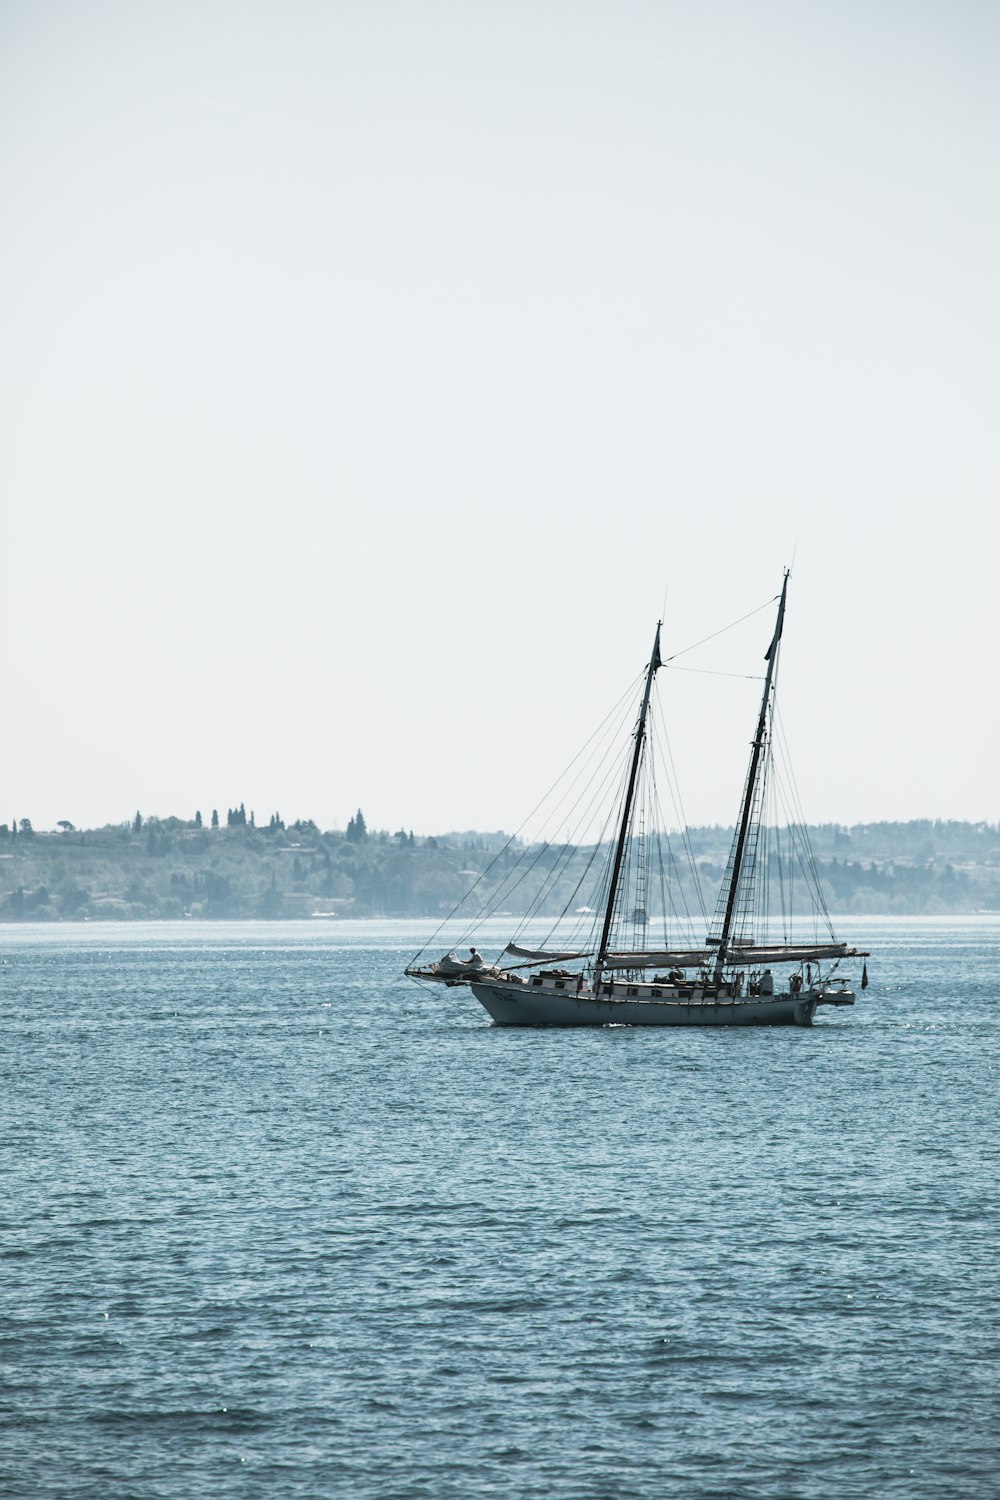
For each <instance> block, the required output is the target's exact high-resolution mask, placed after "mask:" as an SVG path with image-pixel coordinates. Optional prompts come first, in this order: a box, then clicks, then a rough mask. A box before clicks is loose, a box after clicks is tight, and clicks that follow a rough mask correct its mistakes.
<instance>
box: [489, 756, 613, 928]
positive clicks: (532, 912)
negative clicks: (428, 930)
mask: <svg viewBox="0 0 1000 1500" xmlns="http://www.w3.org/2000/svg"><path fill="white" fill-rule="evenodd" d="M616 777H617V778H619V779H620V778H621V770H620V764H619V759H618V757H615V758H614V759H612V757H611V756H610V755H609V756H608V757H607V759H606V762H605V766H604V779H603V782H601V783H600V784H599V786H598V787H597V788H596V790H595V792H594V795H593V797H592V798H591V805H593V803H594V801H596V800H597V798H598V797H599V796H601V795H602V794H603V793H604V790H605V787H606V786H607V785H608V784H609V783H612V784H613V781H614V779H615V778H616ZM621 795H622V793H621V792H619V797H620V796H621ZM606 832H607V822H606V823H605V826H604V828H603V829H601V838H602V839H603V836H604V835H605V834H606ZM599 843H600V840H599ZM564 847H565V846H564ZM547 848H548V845H546V846H543V848H542V850H540V851H539V854H538V855H537V856H536V857H535V858H534V859H533V860H532V861H531V862H530V864H529V865H528V867H527V868H526V869H525V870H524V871H523V872H522V873H521V875H520V877H519V878H518V879H517V880H516V881H515V882H514V884H513V885H511V886H509V887H508V888H507V889H506V890H505V891H504V893H503V896H502V898H501V899H502V900H507V899H509V897H510V896H511V895H512V894H513V892H514V891H515V890H516V889H517V888H518V886H519V885H520V884H522V883H523V881H524V880H525V879H526V878H527V877H528V876H529V875H530V874H531V872H532V870H533V869H534V867H535V865H536V864H537V863H538V859H539V858H540V857H542V855H544V853H545V852H546V849H547ZM558 863H559V861H558V860H557V861H556V864H557V866H558ZM516 871H517V867H515V870H514V871H512V872H511V873H512V874H515V873H516ZM553 883H554V882H553V880H552V872H551V871H550V874H549V876H548V877H547V878H546V879H545V880H543V882H542V885H541V887H540V888H539V889H538V890H536V892H535V894H534V895H533V896H532V897H530V898H529V900H528V902H527V905H526V909H525V912H524V914H523V916H522V917H521V919H520V921H519V922H518V923H517V927H516V930H515V934H514V938H513V939H512V941H516V940H517V937H518V936H519V935H520V934H521V933H522V932H523V931H524V929H525V928H526V927H527V925H528V923H529V922H531V921H532V920H534V919H535V918H536V917H539V916H541V915H542V912H541V907H542V905H543V903H544V901H545V899H546V897H547V895H548V893H549V890H550V888H551V886H552V884H553ZM498 904H499V903H498ZM554 930H555V928H554V926H553V927H552V928H550V936H551V934H552V932H554ZM543 946H544V943H543Z"/></svg>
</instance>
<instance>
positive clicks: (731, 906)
mask: <svg viewBox="0 0 1000 1500" xmlns="http://www.w3.org/2000/svg"><path fill="white" fill-rule="evenodd" d="M787 593H788V569H787V568H786V569H785V578H784V582H783V583H782V585H781V598H780V600H779V603H778V618H777V621H776V623H775V626H774V635H773V636H772V638H771V644H770V646H769V647H768V648H767V655H766V657H765V658H764V659H765V661H766V662H767V674H766V676H765V678H764V692H763V695H762V697H761V700H760V715H759V717H758V719H757V733H756V734H755V735H754V740H753V751H752V753H751V756H750V770H749V771H748V773H747V784H746V790H745V792H744V794H743V806H742V808H741V809H740V821H739V828H738V831H737V835H736V845H735V848H734V851H733V872H732V878H731V879H730V882H729V891H728V894H727V896H726V910H725V915H724V916H723V919H722V932H721V934H720V937H719V946H718V948H717V949H716V954H715V976H714V977H715V983H716V985H719V984H721V982H722V969H723V965H724V964H725V962H726V954H727V951H728V948H729V939H730V936H731V934H732V927H733V912H734V911H735V909H736V896H737V892H738V890H739V885H740V876H741V875H742V873H743V854H744V851H745V849H746V841H747V830H748V829H749V827H750V814H751V812H752V811H753V804H754V797H755V795H756V791H757V778H758V776H759V774H760V758H761V755H762V753H763V750H764V740H765V737H766V731H767V709H768V704H769V702H770V698H771V684H772V682H773V681H774V670H775V664H776V662H777V658H778V643H779V641H780V640H781V628H782V625H783V624H784V619H785V596H786V594H787Z"/></svg>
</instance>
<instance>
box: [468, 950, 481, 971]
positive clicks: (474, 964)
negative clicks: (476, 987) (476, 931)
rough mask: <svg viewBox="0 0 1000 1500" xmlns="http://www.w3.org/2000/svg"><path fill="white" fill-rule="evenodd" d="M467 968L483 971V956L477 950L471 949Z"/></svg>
mask: <svg viewBox="0 0 1000 1500" xmlns="http://www.w3.org/2000/svg"><path fill="white" fill-rule="evenodd" d="M467 967H468V968H470V969H481V968H482V967H483V960H482V956H481V955H480V954H478V953H477V952H476V950H475V948H470V949H469V962H468V965H467Z"/></svg>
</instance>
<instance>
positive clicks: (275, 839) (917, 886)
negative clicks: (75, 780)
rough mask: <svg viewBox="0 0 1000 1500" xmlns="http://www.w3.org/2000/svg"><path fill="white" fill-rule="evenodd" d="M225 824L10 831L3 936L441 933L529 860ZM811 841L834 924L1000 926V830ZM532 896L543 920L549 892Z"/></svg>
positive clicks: (706, 874)
mask: <svg viewBox="0 0 1000 1500" xmlns="http://www.w3.org/2000/svg"><path fill="white" fill-rule="evenodd" d="M218 822H219V826H216V827H212V826H211V823H209V825H208V826H205V822H204V821H203V820H199V819H192V820H183V819H180V818H164V819H159V818H149V819H144V818H142V817H141V816H140V815H138V814H137V815H136V818H135V819H134V820H133V822H132V823H128V824H121V825H113V826H109V827H104V828H97V829H76V828H74V827H73V825H72V824H70V823H65V824H63V825H62V827H61V829H60V831H59V832H52V833H36V832H34V831H33V830H32V828H31V825H30V823H28V822H27V821H26V820H21V821H20V822H19V823H18V825H17V831H16V832H15V831H14V829H13V827H11V826H7V825H0V924H2V923H11V922H28V923H40V924H41V923H53V922H66V921H77V922H112V923H116V924H117V923H131V922H150V921H172V920H173V921H188V920H202V921H210V922H215V921H255V920H256V921H261V920H264V921H282V920H307V921H310V922H320V921H328V922H336V921H339V920H341V919H344V918H354V919H384V920H402V921H410V920H413V921H420V922H428V923H430V924H433V925H436V924H437V923H438V922H439V921H441V920H442V919H443V918H444V917H446V916H447V915H448V914H449V913H450V912H451V911H452V910H453V909H454V908H455V907H456V906H458V905H459V903H461V901H462V899H463V897H464V896H465V895H466V894H467V892H468V891H469V889H470V887H471V886H472V885H473V884H474V883H475V882H476V880H477V879H478V878H479V877H480V875H481V874H482V873H483V872H484V871H485V870H486V869H487V868H488V867H490V866H491V864H493V863H494V862H496V867H497V868H498V869H502V868H504V865H503V861H504V860H508V861H510V860H513V859H514V858H516V857H517V854H518V853H519V852H520V846H519V845H517V846H515V847H513V848H512V847H509V845H510V841H509V840H508V839H507V836H506V835H505V834H503V833H499V832H494V833H476V832H469V833H462V834H444V835H436V836H419V837H417V836H415V835H414V834H413V833H412V832H411V831H409V830H407V829H402V828H401V829H398V830H397V831H396V832H395V833H390V832H389V831H388V830H374V831H372V830H370V829H369V828H368V827H367V825H366V823H365V820H364V818H363V815H362V814H361V812H360V811H359V812H358V813H357V814H356V816H355V817H354V818H352V819H351V822H350V824H349V825H348V829H347V830H346V832H343V833H341V832H322V831H321V830H320V829H319V828H318V827H317V826H316V824H315V823H313V822H311V821H310V820H299V821H297V822H295V823H293V824H289V825H287V826H286V824H285V823H284V822H283V821H282V820H281V819H280V818H279V817H278V816H277V815H276V814H275V815H272V817H271V819H270V821H269V823H268V824H267V826H265V827H257V826H255V820H254V818H253V814H252V813H251V814H249V815H247V814H246V813H245V811H244V809H243V808H242V807H240V808H239V809H230V810H229V812H228V813H227V816H226V822H225V824H224V825H223V823H222V820H221V819H219V820H218ZM808 832H809V839H810V842H811V844H812V848H813V852H814V854H815V857H816V865H817V870H818V874H819V877H820V881H821V884H822V890H823V895H824V898H825V900H826V904H827V907H828V908H829V910H830V912H831V913H832V914H834V915H840V914H843V913H850V914H852V915H857V916H865V915H870V916H944V915H966V916H973V915H992V914H994V913H1000V827H998V826H997V825H992V824H986V823H978V824H973V823H954V822H932V821H930V820H920V821H916V822H912V823H879V824H864V825H857V826H855V827H853V828H845V827H841V826H839V825H835V824H821V825H814V826H810V828H809V830H808ZM667 837H668V838H669V835H668V836H667ZM731 838H732V830H731V829H729V828H725V827H705V828H692V829H689V830H688V833H687V839H688V842H689V844H690V848H691V852H692V854H693V857H694V870H693V871H692V870H690V869H683V868H681V866H680V862H679V861H678V868H677V871H676V873H674V872H672V881H673V884H672V886H671V889H672V890H673V891H674V892H675V893H676V894H677V896H678V897H679V899H680V902H681V906H682V909H686V910H688V911H689V912H690V913H692V914H694V913H695V912H698V911H700V910H701V908H702V904H704V905H706V906H708V907H709V908H710V907H711V905H712V903H713V902H714V899H715V895H716V892H717V891H718V889H719V886H720V884H721V881H722V879H723V875H724V871H725V866H726V860H727V858H728V853H729V847H730V842H731ZM545 847H546V846H542V853H543V855H544V853H545ZM552 847H553V849H554V848H556V847H558V848H560V849H561V848H562V847H563V846H561V845H560V846H552ZM591 849H592V846H591ZM578 853H579V858H578V859H576V856H575V855H574V859H571V860H570V861H569V863H568V867H567V871H566V875H565V878H564V879H563V880H562V882H561V883H557V884H555V885H554V886H553V888H552V889H551V891H547V892H546V899H545V902H544V903H543V907H542V910H541V912H540V915H542V916H545V917H549V918H556V917H558V916H559V914H560V913H561V912H563V911H564V910H566V909H567V902H572V903H573V906H572V909H579V906H580V905H582V904H583V902H584V901H585V900H586V898H585V897H582V898H581V897H575V896H574V892H575V890H576V888H577V883H578V876H579V872H580V871H581V870H582V868H583V865H584V864H585V863H586V861H587V858H588V855H587V849H586V848H583V849H580V850H579V851H578ZM574 860H575V864H574ZM550 863H551V861H550ZM544 868H545V860H544V859H543V860H542V863H541V865H540V869H541V870H544ZM773 869H774V871H775V872H776V873H775V878H778V879H780V880H781V881H783V882H785V883H787V884H788V885H789V887H791V886H794V885H795V883H796V882H797V881H801V874H800V872H798V871H797V869H796V868H795V866H793V865H792V863H791V862H790V860H789V861H787V862H786V863H785V864H784V865H782V864H781V862H780V860H779V861H778V862H777V863H776V864H775V865H774V866H773ZM694 872H696V875H695V873H694ZM696 878H697V885H696V884H695V879H696ZM698 886H700V895H699V892H698ZM519 894H520V895H522V896H523V898H524V909H525V910H528V909H530V908H531V906H532V902H533V897H534V894H535V893H534V892H532V891H531V890H529V889H527V888H524V889H523V890H522V891H521V892H519ZM590 904H592V903H590Z"/></svg>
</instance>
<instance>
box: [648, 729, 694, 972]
mask: <svg viewBox="0 0 1000 1500" xmlns="http://www.w3.org/2000/svg"><path fill="white" fill-rule="evenodd" d="M659 753H660V748H659V734H658V732H657V725H656V721H655V719H654V720H653V733H652V734H651V735H650V738H649V779H650V782H651V784H652V803H653V807H654V809H655V813H656V817H655V819H654V823H655V838H656V856H657V861H658V865H659V873H660V906H661V910H662V914H663V936H664V947H669V940H668V935H667V905H668V900H669V905H670V910H671V912H672V914H673V917H674V920H675V923H676V924H677V925H678V926H682V923H681V914H680V912H679V911H678V909H677V903H676V900H675V897H674V890H675V886H676V887H677V889H679V891H680V897H681V901H682V902H683V905H684V914H685V919H686V923H687V927H686V928H685V933H686V935H687V936H688V937H689V940H690V942H691V946H692V947H694V922H693V921H692V918H691V911H690V908H689V907H688V902H687V894H686V892H685V890H684V885H683V882H682V881H681V878H680V871H679V869H678V866H677V861H676V859H675V857H674V851H673V848H672V846H671V843H670V836H669V834H668V833H667V832H666V830H665V829H664V827H663V821H664V819H663V809H662V807H661V805H660V791H659V784H658V778H657V760H658V756H659ZM667 786H668V788H670V777H669V775H668V777H667ZM671 791H672V789H671ZM664 843H666V846H667V862H668V865H670V866H671V867H672V868H673V870H674V879H673V880H671V879H670V878H669V877H668V875H667V872H666V869H665V868H664V864H663V845H664Z"/></svg>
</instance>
